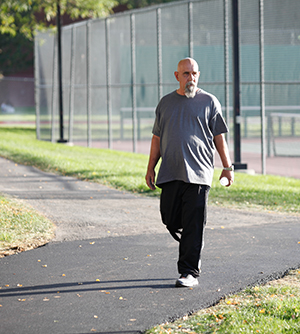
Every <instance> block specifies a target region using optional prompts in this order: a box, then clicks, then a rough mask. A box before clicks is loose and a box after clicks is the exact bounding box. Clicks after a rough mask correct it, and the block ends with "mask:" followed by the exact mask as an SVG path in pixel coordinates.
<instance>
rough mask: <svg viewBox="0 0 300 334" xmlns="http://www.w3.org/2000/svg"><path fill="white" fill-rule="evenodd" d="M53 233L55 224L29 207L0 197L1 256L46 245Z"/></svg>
mask: <svg viewBox="0 0 300 334" xmlns="http://www.w3.org/2000/svg"><path fill="white" fill-rule="evenodd" d="M53 231H54V226H53V224H52V223H51V222H50V221H49V220H48V219H46V218H45V217H44V216H42V215H40V214H38V213H37V212H36V211H35V210H33V209H32V208H31V207H29V206H28V205H25V204H24V203H22V202H20V201H17V200H14V199H9V198H5V197H3V196H0V255H3V254H5V251H6V250H11V249H13V248H14V249H15V250H16V251H18V250H24V249H28V248H33V247H36V246H38V245H41V244H45V243H46V242H47V241H49V240H50V239H51V238H52V237H53Z"/></svg>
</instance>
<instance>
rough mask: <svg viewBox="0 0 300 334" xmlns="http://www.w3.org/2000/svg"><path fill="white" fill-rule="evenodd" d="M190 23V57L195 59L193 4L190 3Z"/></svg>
mask: <svg viewBox="0 0 300 334" xmlns="http://www.w3.org/2000/svg"><path fill="white" fill-rule="evenodd" d="M188 6H189V7H188V21H189V57H191V58H194V28H193V3H192V2H189V3H188Z"/></svg>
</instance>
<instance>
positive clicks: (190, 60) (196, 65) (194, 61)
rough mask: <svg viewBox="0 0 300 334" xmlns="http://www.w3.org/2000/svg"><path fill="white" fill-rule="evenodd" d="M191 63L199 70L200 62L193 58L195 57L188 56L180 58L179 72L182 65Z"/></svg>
mask: <svg viewBox="0 0 300 334" xmlns="http://www.w3.org/2000/svg"><path fill="white" fill-rule="evenodd" d="M189 65H190V66H193V68H194V69H195V70H196V72H198V71H199V66H198V63H197V62H196V60H195V59H193V58H189V57H187V58H184V59H182V60H180V62H179V63H178V65H177V72H179V71H180V70H181V69H182V67H185V66H189Z"/></svg>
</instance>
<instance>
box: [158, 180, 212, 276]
mask: <svg viewBox="0 0 300 334" xmlns="http://www.w3.org/2000/svg"><path fill="white" fill-rule="evenodd" d="M160 187H161V188H162V193H161V198H160V212H161V217H162V221H163V223H164V224H165V225H166V227H167V229H168V230H169V232H170V233H171V235H172V236H173V237H174V238H175V239H176V240H177V241H179V260H178V263H177V266H178V272H179V273H180V274H191V275H193V276H194V277H198V276H199V272H200V265H201V261H200V258H201V250H202V247H203V234H204V227H205V224H206V217H207V200H208V193H209V190H210V187H209V186H207V185H199V184H192V183H185V182H182V181H172V182H168V183H164V184H162V185H160Z"/></svg>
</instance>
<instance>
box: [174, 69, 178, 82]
mask: <svg viewBox="0 0 300 334" xmlns="http://www.w3.org/2000/svg"><path fill="white" fill-rule="evenodd" d="M174 75H175V78H176V80H177V81H179V79H178V72H177V71H175V72H174Z"/></svg>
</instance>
